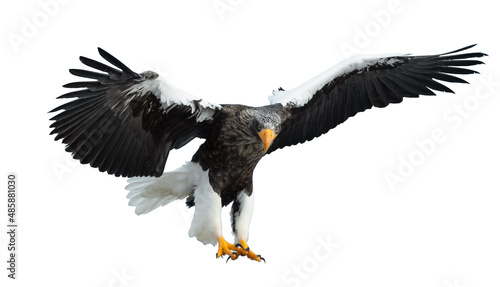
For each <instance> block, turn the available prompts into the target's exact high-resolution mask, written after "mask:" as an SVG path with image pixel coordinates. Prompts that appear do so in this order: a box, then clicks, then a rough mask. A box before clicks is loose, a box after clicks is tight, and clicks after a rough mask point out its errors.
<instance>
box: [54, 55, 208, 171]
mask: <svg viewBox="0 0 500 287" xmlns="http://www.w3.org/2000/svg"><path fill="white" fill-rule="evenodd" d="M98 51H99V54H100V55H101V56H102V57H103V58H104V59H105V60H107V61H108V62H109V63H110V64H112V65H113V66H115V67H116V68H115V67H111V66H108V65H106V64H103V63H100V62H98V61H95V60H92V59H89V58H86V57H80V60H81V62H82V63H83V64H85V65H87V66H89V67H91V68H94V69H96V70H98V72H94V71H87V70H82V69H71V70H70V73H71V74H73V75H75V76H79V77H84V78H90V79H94V80H95V81H79V82H73V83H69V84H66V85H64V87H67V88H83V89H81V90H77V91H72V92H69V93H66V94H64V95H62V96H60V97H59V98H76V99H73V101H71V102H68V103H65V104H63V105H61V106H59V107H56V108H55V109H53V110H51V111H50V112H59V113H58V114H57V115H55V116H54V117H52V118H51V120H53V121H54V122H53V123H52V124H51V126H50V127H51V128H53V130H52V131H51V134H57V135H56V137H55V140H58V139H62V142H63V143H65V144H66V151H68V152H71V153H72V154H73V157H74V158H75V159H77V160H80V162H81V163H83V164H86V163H89V164H90V165H91V166H92V167H96V168H99V170H100V171H103V172H104V171H106V172H108V173H109V174H114V175H116V176H127V177H131V176H160V175H161V174H162V173H163V169H164V167H165V163H166V160H167V157H168V154H169V152H170V150H171V149H175V148H180V147H182V146H184V145H185V144H187V143H188V142H189V141H191V140H192V139H193V138H195V137H205V135H206V134H207V129H210V127H211V124H212V122H213V117H206V118H204V119H202V120H200V121H198V120H197V117H196V115H198V114H199V113H202V112H203V110H202V109H204V107H200V106H199V105H198V103H193V106H194V108H193V106H186V105H182V104H175V103H171V104H170V106H168V107H167V106H165V105H164V104H163V103H162V102H161V100H160V95H158V94H155V93H158V91H148V90H145V91H143V90H141V89H134V87H137V86H136V85H140V84H141V83H144V82H145V81H154V80H155V79H157V77H158V75H157V74H155V73H152V72H145V73H141V74H137V73H135V72H133V71H132V70H131V69H129V68H128V67H127V66H125V65H124V64H123V63H122V62H120V61H119V60H118V59H116V58H115V57H113V56H112V55H111V54H109V53H107V52H106V51H104V50H102V49H101V48H99V49H98ZM117 68H118V69H117ZM193 109H194V110H193ZM214 114H215V112H214Z"/></svg>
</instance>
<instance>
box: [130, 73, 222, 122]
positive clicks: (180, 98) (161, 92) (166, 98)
mask: <svg viewBox="0 0 500 287" xmlns="http://www.w3.org/2000/svg"><path fill="white" fill-rule="evenodd" d="M143 74H144V75H145V76H146V78H148V79H147V80H144V81H142V82H139V83H137V84H135V85H133V86H131V87H130V89H128V90H127V91H125V93H141V96H143V95H144V94H145V93H146V92H148V91H150V92H152V93H153V94H155V95H156V97H158V99H159V100H160V101H161V103H162V105H163V108H165V109H168V108H169V107H171V106H174V105H184V106H188V107H191V113H193V114H195V113H196V120H197V121H198V122H201V121H204V120H206V119H211V118H212V116H213V114H214V112H215V110H218V109H220V108H221V106H220V105H217V104H212V103H210V102H207V101H205V100H203V99H200V98H196V97H194V96H193V95H191V94H190V93H187V92H184V91H183V90H181V89H178V88H176V87H175V86H173V85H171V84H170V83H169V82H167V81H166V80H165V79H163V78H162V77H160V76H158V74H156V73H155V72H152V71H147V72H144V73H143ZM195 101H196V102H198V105H199V106H200V107H201V108H202V109H201V110H200V111H199V112H197V111H196V106H195V103H194V102H195Z"/></svg>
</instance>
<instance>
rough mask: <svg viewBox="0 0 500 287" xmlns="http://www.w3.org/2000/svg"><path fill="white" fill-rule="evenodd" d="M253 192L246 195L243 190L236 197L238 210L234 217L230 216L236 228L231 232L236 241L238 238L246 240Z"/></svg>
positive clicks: (251, 210)
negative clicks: (238, 205) (238, 204)
mask: <svg viewBox="0 0 500 287" xmlns="http://www.w3.org/2000/svg"><path fill="white" fill-rule="evenodd" d="M253 194H254V193H253V192H252V194H251V195H250V196H248V195H247V194H246V192H245V191H241V192H240V193H239V194H238V195H237V197H236V201H238V202H239V203H240V212H239V214H237V216H235V218H231V221H233V224H234V227H235V229H236V230H233V232H234V233H235V234H234V236H235V237H236V241H238V242H239V241H240V240H245V241H248V230H249V228H250V221H251V220H252V213H253V200H254V198H253ZM233 204H234V203H233Z"/></svg>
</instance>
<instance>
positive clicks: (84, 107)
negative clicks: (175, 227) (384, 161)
mask: <svg viewBox="0 0 500 287" xmlns="http://www.w3.org/2000/svg"><path fill="white" fill-rule="evenodd" d="M470 47H472V46H468V47H465V48H462V49H459V50H456V51H453V52H449V53H445V54H439V55H431V56H409V55H401V54H398V55H385V56H357V57H353V58H349V59H347V60H345V61H344V62H342V63H340V64H338V65H336V66H334V67H332V68H331V69H329V70H327V71H325V72H323V73H321V74H319V75H318V76H316V77H315V78H313V79H311V80H310V81H307V82H305V83H304V84H302V85H300V86H298V87H297V88H295V89H293V90H290V91H284V90H282V89H281V88H280V89H279V90H278V91H274V92H273V96H271V97H269V99H270V102H271V104H270V105H268V106H263V107H249V106H243V105H217V104H212V103H209V102H207V101H205V100H202V99H200V98H197V97H194V96H192V95H190V94H188V93H186V92H183V91H182V90H179V89H177V88H175V87H173V86H172V85H170V84H169V83H168V82H166V81H165V80H163V79H161V78H160V77H159V76H158V74H156V73H154V72H151V71H147V72H144V73H141V74H137V73H135V72H133V71H132V70H130V69H129V68H128V67H127V66H125V65H124V64H123V63H121V62H120V61H119V60H117V59H116V58H115V57H113V56H111V55H110V54H108V53H107V52H105V51H104V50H102V49H99V53H100V54H101V56H103V58H104V59H106V60H107V61H108V62H109V63H111V64H113V65H114V66H116V67H117V68H119V69H120V70H118V69H116V68H114V67H110V66H107V65H105V64H102V63H100V62H97V61H94V60H91V59H88V58H85V57H81V58H80V60H81V61H82V62H83V63H84V64H86V65H88V66H90V67H92V68H95V69H97V70H99V71H100V72H104V73H100V72H90V71H86V70H76V69H72V70H70V72H71V73H72V74H74V75H76V76H80V77H85V78H91V79H95V80H96V81H82V82H74V83H70V84H67V85H65V87H69V88H84V89H83V90H78V91H75V92H70V93H67V94H64V95H62V96H61V98H75V97H76V98H77V99H76V100H73V101H71V102H68V103H66V104H63V105H61V106H59V107H57V108H56V109H54V110H52V112H55V111H59V110H64V111H63V112H61V113H59V114H57V115H56V116H54V117H53V118H52V120H54V121H55V122H54V123H53V124H52V125H51V127H53V128H54V130H53V131H52V133H57V134H58V135H57V137H56V140H57V139H59V138H62V139H63V142H64V143H65V144H66V145H67V147H66V150H67V151H68V152H71V153H72V154H73V156H74V158H75V159H78V160H80V162H81V163H89V164H90V165H91V166H93V167H97V168H99V170H101V171H106V172H108V173H110V174H114V175H116V176H126V177H131V179H129V185H128V186H127V189H128V190H129V191H130V192H129V194H128V195H127V197H128V198H129V199H130V202H129V204H130V205H132V206H135V207H136V213H137V214H145V213H148V212H150V211H152V210H154V209H156V208H158V207H160V206H163V205H166V204H168V203H170V202H172V201H173V200H177V199H185V200H186V204H187V206H188V207H193V206H194V208H195V213H194V218H193V221H192V224H191V228H190V230H189V235H190V236H194V237H196V238H197V239H198V240H199V241H201V242H203V243H205V244H207V243H211V244H218V246H219V249H218V252H217V257H221V256H223V255H229V256H230V258H232V259H236V258H237V257H238V256H248V257H249V258H250V259H253V260H257V261H261V260H262V259H263V258H262V257H260V255H256V254H255V253H253V252H252V251H251V250H250V249H249V248H248V245H247V243H246V242H247V240H248V229H249V226H250V220H251V216H252V211H253V200H254V199H253V198H254V197H253V194H254V191H253V183H252V182H253V178H252V177H253V172H254V169H255V167H256V166H257V164H258V162H259V161H260V159H261V158H262V157H263V156H264V155H266V154H269V153H271V152H273V151H275V150H277V149H280V148H283V147H286V146H291V145H295V144H298V143H303V142H305V141H308V140H312V139H313V138H315V137H318V136H320V135H322V134H324V133H326V132H328V131H329V130H330V129H332V128H334V127H335V126H337V125H338V124H340V123H342V122H344V121H345V120H346V119H347V118H349V117H351V116H354V115H355V114H356V113H358V112H362V111H364V110H366V109H370V108H371V107H373V106H375V107H385V106H387V105H388V104H390V103H399V102H401V101H402V100H403V98H404V97H418V96H419V95H434V93H433V92H432V91H431V89H433V90H439V91H444V92H452V90H450V89H449V88H448V87H446V86H444V85H443V84H441V83H440V82H437V81H436V79H437V80H441V81H444V82H459V83H460V82H461V83H466V81H464V80H463V79H461V78H459V77H456V76H453V75H452V74H459V75H464V74H473V73H476V72H475V71H473V70H469V69H467V68H463V67H464V66H472V65H477V64H481V63H482V62H480V61H477V60H470V59H469V58H476V57H482V56H485V54H483V53H463V54H457V53H458V52H461V51H463V50H466V49H468V48H470ZM196 137H198V138H203V139H205V142H204V143H203V144H202V145H201V146H200V147H199V149H198V151H197V152H196V153H195V154H194V155H193V157H192V159H191V161H190V162H187V163H186V164H185V165H184V166H182V167H180V168H178V169H176V170H174V171H171V172H166V173H164V172H163V169H164V167H165V163H166V160H167V158H168V154H169V152H170V150H172V149H178V148H182V147H183V146H184V145H185V144H187V143H188V142H190V141H191V140H192V139H194V138H196ZM230 203H232V206H231V226H232V230H233V233H234V235H235V244H234V245H233V244H230V243H228V242H227V241H225V239H224V238H223V237H222V223H221V217H220V213H221V208H222V207H223V206H226V205H228V204H230Z"/></svg>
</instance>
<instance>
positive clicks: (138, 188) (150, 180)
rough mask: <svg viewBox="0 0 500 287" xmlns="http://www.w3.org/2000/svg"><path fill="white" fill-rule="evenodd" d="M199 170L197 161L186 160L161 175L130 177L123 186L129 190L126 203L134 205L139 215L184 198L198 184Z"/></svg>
mask: <svg viewBox="0 0 500 287" xmlns="http://www.w3.org/2000/svg"><path fill="white" fill-rule="evenodd" d="M200 172H202V169H201V167H200V166H199V165H198V164H197V163H193V162H188V163H186V164H185V165H183V166H182V167H180V168H178V169H176V170H174V171H171V172H167V173H164V174H163V175H162V176H161V177H132V178H130V179H129V180H128V183H129V184H128V185H127V186H126V187H125V189H127V190H129V191H130V192H129V193H128V194H127V198H128V199H130V201H129V203H128V205H130V206H135V213H136V214H137V215H140V214H146V213H148V212H150V211H152V210H154V209H156V208H158V207H160V206H164V205H167V204H169V203H170V202H172V201H174V200H176V199H183V198H186V197H187V196H189V195H190V194H191V193H192V191H193V190H194V188H195V187H196V186H197V185H198V181H199V176H198V175H199V174H200Z"/></svg>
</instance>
